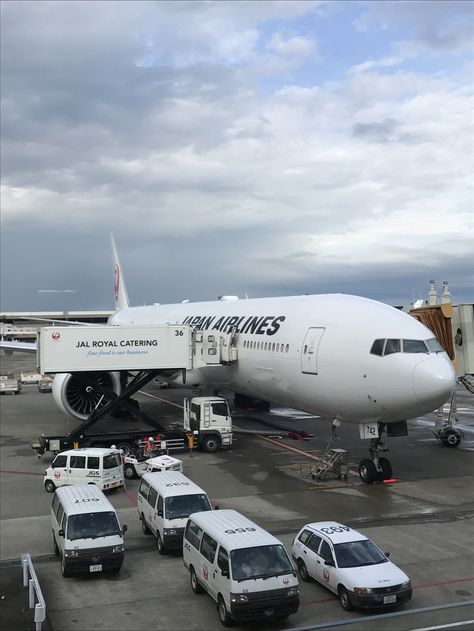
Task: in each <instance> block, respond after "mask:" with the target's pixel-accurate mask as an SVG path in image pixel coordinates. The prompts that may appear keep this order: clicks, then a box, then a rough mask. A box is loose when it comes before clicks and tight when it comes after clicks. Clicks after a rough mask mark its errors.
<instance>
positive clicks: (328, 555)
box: [319, 541, 334, 563]
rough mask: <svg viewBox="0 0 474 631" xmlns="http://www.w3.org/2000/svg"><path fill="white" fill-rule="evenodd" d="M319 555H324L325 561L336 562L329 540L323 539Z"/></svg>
mask: <svg viewBox="0 0 474 631" xmlns="http://www.w3.org/2000/svg"><path fill="white" fill-rule="evenodd" d="M319 556H321V557H323V559H324V560H325V561H332V562H333V563H334V558H333V556H332V552H331V548H330V547H329V543H328V542H327V541H323V543H322V545H321V552H320V553H319Z"/></svg>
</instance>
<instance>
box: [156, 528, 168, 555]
mask: <svg viewBox="0 0 474 631" xmlns="http://www.w3.org/2000/svg"><path fill="white" fill-rule="evenodd" d="M156 547H157V548H158V553H159V554H161V555H163V554H166V548H165V546H164V544H163V539H162V538H161V536H160V533H159V532H158V533H157V535H156Z"/></svg>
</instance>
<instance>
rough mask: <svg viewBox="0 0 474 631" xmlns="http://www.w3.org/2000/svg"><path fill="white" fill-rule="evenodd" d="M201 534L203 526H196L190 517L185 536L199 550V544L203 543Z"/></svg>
mask: <svg viewBox="0 0 474 631" xmlns="http://www.w3.org/2000/svg"><path fill="white" fill-rule="evenodd" d="M201 535H202V530H201V528H199V526H196V524H195V523H194V522H193V521H191V520H190V519H188V523H187V524H186V531H185V533H184V536H185V538H186V540H187V541H189V543H190V544H191V545H193V546H194V547H195V548H196V549H197V550H199V544H200V543H201Z"/></svg>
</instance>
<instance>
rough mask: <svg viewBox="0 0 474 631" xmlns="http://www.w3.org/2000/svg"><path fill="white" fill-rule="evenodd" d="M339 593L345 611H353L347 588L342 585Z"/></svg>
mask: <svg viewBox="0 0 474 631" xmlns="http://www.w3.org/2000/svg"><path fill="white" fill-rule="evenodd" d="M337 593H338V595H339V600H340V601H341V607H342V608H343V609H344V611H352V603H351V599H350V597H349V593H348V591H347V589H346V588H345V587H343V586H342V585H340V587H339V589H338V590H337Z"/></svg>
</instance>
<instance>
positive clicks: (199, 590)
mask: <svg viewBox="0 0 474 631" xmlns="http://www.w3.org/2000/svg"><path fill="white" fill-rule="evenodd" d="M189 575H190V576H189V577H190V580H191V589H192V590H193V592H194V593H195V594H202V592H203V589H202V587H201V585H199V582H198V580H197V576H196V572H195V571H194V568H193V567H191V570H190V572H189Z"/></svg>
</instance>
